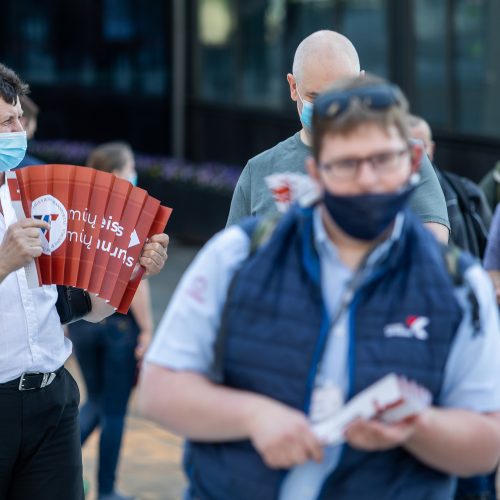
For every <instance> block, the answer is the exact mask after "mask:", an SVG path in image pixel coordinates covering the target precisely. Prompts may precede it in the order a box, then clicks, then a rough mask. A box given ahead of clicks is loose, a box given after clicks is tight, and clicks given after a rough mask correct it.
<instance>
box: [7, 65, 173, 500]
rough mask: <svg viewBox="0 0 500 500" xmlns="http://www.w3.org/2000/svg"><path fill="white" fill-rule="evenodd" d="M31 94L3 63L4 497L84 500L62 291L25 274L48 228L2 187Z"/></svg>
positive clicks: (153, 254) (95, 301)
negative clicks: (24, 99) (35, 284)
mask: <svg viewBox="0 0 500 500" xmlns="http://www.w3.org/2000/svg"><path fill="white" fill-rule="evenodd" d="M27 91H28V86H27V85H26V84H24V83H23V82H22V81H21V80H20V79H19V77H18V76H17V75H16V74H15V73H14V72H13V71H11V70H10V69H9V68H7V67H5V66H4V65H1V64H0V186H1V187H0V201H1V205H0V408H1V409H2V410H1V412H0V498H2V499H8V500H14V499H15V500H33V499H36V500H80V499H82V498H83V486H82V458H81V447H80V431H79V426H78V419H77V417H78V404H79V399H80V395H79V391H78V387H77V385H76V382H75V381H74V379H73V378H72V377H71V375H70V374H69V372H67V371H66V370H65V369H64V362H65V361H66V360H67V358H68V356H69V355H70V354H71V342H70V341H69V340H68V339H67V338H66V337H65V336H64V333H63V329H62V326H61V320H60V317H59V315H58V312H57V310H56V307H55V304H56V300H57V297H58V294H57V289H56V287H55V286H42V287H40V288H36V289H29V288H28V285H27V282H26V275H25V273H24V269H23V266H24V265H26V264H27V263H28V262H30V261H31V259H33V258H34V257H38V256H39V255H40V254H41V253H42V246H41V241H40V229H42V228H47V229H48V228H49V226H48V225H47V224H46V223H45V222H43V221H38V220H34V219H26V220H24V221H21V222H15V216H14V212H13V208H12V205H11V204H10V202H9V200H8V197H7V196H6V195H7V192H6V186H5V184H4V179H5V173H4V172H6V171H7V170H10V169H12V168H15V167H16V166H17V165H18V164H19V162H20V161H21V160H22V158H23V156H24V153H25V151H26V134H25V132H24V130H23V127H22V125H21V123H20V118H21V115H22V109H21V105H20V103H19V97H20V96H22V95H24V94H26V92H27ZM167 245H168V237H167V236H166V235H165V234H161V235H155V236H153V237H152V238H151V240H150V242H149V243H148V244H147V245H146V246H145V247H144V249H143V252H142V255H141V259H140V263H141V264H142V265H143V266H144V267H145V268H146V270H147V274H156V273H158V272H159V271H160V269H161V268H162V267H163V264H164V262H165V260H166V257H167V250H166V249H167ZM85 293H86V292H85ZM82 296H83V292H82ZM86 298H88V299H89V301H90V304H91V307H89V308H88V309H87V311H88V310H89V309H90V312H88V314H87V315H86V316H85V317H84V319H85V320H87V321H92V322H97V321H100V320H102V319H104V318H105V317H106V316H109V315H110V314H111V313H113V312H114V310H113V308H112V307H110V306H109V305H107V304H106V303H105V302H104V301H102V300H100V299H99V298H97V297H96V296H93V295H92V294H89V295H87V296H86ZM87 303H88V301H87Z"/></svg>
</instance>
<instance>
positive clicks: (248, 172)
mask: <svg viewBox="0 0 500 500" xmlns="http://www.w3.org/2000/svg"><path fill="white" fill-rule="evenodd" d="M292 71H293V72H292V73H289V74H288V75H287V80H288V84H289V86H290V97H291V99H292V101H294V102H296V103H297V112H298V114H299V118H300V121H301V124H302V129H301V130H300V131H299V132H297V133H296V134H294V135H293V136H292V137H289V138H288V139H286V140H285V141H283V142H280V143H279V144H277V145H276V146H274V147H273V148H271V149H269V150H267V151H264V152H263V153H261V154H259V155H257V156H255V157H254V158H252V159H250V160H249V162H248V163H247V165H246V166H245V168H244V169H243V172H242V173H241V176H240V178H239V180H238V183H237V185H236V188H235V190H234V193H233V198H232V200H231V208H230V210H229V216H228V220H227V225H231V224H234V223H236V222H238V221H240V220H241V219H243V218H244V217H246V216H249V215H267V214H271V213H275V212H276V206H275V202H274V200H273V198H272V195H271V192H270V190H269V189H268V187H267V186H266V183H265V178H266V177H267V176H269V175H271V174H275V173H280V172H293V173H298V174H303V175H306V172H305V162H306V158H307V157H308V156H310V154H311V116H312V105H313V101H314V99H315V97H316V96H317V95H318V94H319V93H320V92H322V91H323V90H325V89H326V88H328V87H329V86H330V85H332V84H333V83H335V82H336V81H337V80H339V79H340V78H343V77H350V76H357V75H359V74H360V64H359V58H358V54H357V52H356V49H355V48H354V46H353V44H352V43H351V42H350V41H349V40H348V39H347V38H346V37H345V36H343V35H341V34H339V33H336V32H335V31H328V30H322V31H317V32H315V33H313V34H311V35H309V36H308V37H307V38H305V39H304V40H303V41H302V42H301V43H300V45H299V46H298V48H297V51H296V52H295V57H294V60H293V70H292ZM420 177H421V179H420V184H419V185H418V186H417V188H416V189H415V192H414V193H413V195H412V197H411V198H410V207H411V208H412V209H413V211H414V212H415V213H416V214H417V215H418V216H419V217H420V219H421V220H422V221H423V222H424V223H425V224H426V227H428V228H429V229H430V230H431V231H433V232H434V234H435V235H436V237H437V238H438V239H439V240H441V241H442V242H443V243H447V242H448V236H449V230H450V226H449V222H448V214H447V211H446V203H445V199H444V195H443V191H442V190H441V187H440V185H439V182H438V180H437V178H436V174H435V172H434V170H433V168H432V165H431V164H430V162H429V160H428V158H427V157H426V156H425V155H424V156H423V157H422V164H421V166H420Z"/></svg>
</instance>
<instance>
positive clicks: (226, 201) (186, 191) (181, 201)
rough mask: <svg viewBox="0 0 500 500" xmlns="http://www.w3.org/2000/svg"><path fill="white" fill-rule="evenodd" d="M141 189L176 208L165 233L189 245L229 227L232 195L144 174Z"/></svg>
mask: <svg viewBox="0 0 500 500" xmlns="http://www.w3.org/2000/svg"><path fill="white" fill-rule="evenodd" d="M139 186H140V187H142V188H143V189H146V190H147V191H148V193H149V194H150V195H151V196H154V197H155V198H158V199H159V200H160V201H161V202H162V204H163V205H167V206H169V207H171V208H173V212H172V216H171V218H170V221H169V222H168V225H167V229H166V232H167V233H168V234H169V235H172V236H176V237H178V238H180V239H181V240H183V241H184V242H186V243H197V244H199V243H204V242H206V241H207V240H208V239H210V238H211V237H212V236H213V235H214V234H215V233H216V232H217V231H220V230H221V229H224V227H225V226H226V221H227V216H228V213H229V207H230V205H231V197H232V193H228V192H225V191H216V190H210V189H204V188H200V187H198V186H196V185H191V184H188V183H182V182H178V183H177V182H175V183H174V182H168V181H166V180H164V179H161V178H154V177H151V176H148V175H141V174H139Z"/></svg>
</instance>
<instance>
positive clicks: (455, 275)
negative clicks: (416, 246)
mask: <svg viewBox="0 0 500 500" xmlns="http://www.w3.org/2000/svg"><path fill="white" fill-rule="evenodd" d="M441 251H442V253H443V258H444V261H445V263H446V269H447V270H448V273H449V274H450V276H451V279H452V280H453V284H454V285H455V286H457V287H458V286H467V299H468V300H469V303H470V306H471V321H472V326H473V330H474V333H473V335H477V334H478V333H479V332H480V331H481V318H480V314H479V302H478V300H477V297H476V294H475V293H474V291H473V290H472V288H471V287H470V286H468V284H467V282H466V281H465V277H464V275H465V271H466V270H467V268H468V267H469V262H468V259H467V258H466V255H467V254H464V252H463V251H462V250H460V249H459V248H458V247H456V246H454V245H441Z"/></svg>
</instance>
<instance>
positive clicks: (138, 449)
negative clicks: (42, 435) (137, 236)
mask: <svg viewBox="0 0 500 500" xmlns="http://www.w3.org/2000/svg"><path fill="white" fill-rule="evenodd" d="M197 251H198V247H193V246H186V245H183V244H182V243H180V242H178V241H172V242H171V244H170V247H169V260H168V262H167V265H166V266H165V269H164V270H163V271H162V272H161V273H160V275H158V276H156V277H154V278H151V280H150V283H151V292H152V302H153V314H154V319H155V324H158V321H159V320H160V318H161V316H162V314H163V311H164V310H165V306H166V304H167V303H168V301H169V300H170V297H171V295H172V292H173V290H174V288H175V285H176V284H177V282H178V281H179V278H180V276H181V275H182V273H183V271H184V269H185V268H186V267H187V265H188V264H189V263H190V262H191V260H192V259H193V257H194V256H195V255H196V252H197ZM67 366H68V369H69V370H70V371H71V372H72V373H73V374H74V375H75V377H76V379H77V381H78V383H79V386H80V389H81V392H82V401H83V400H84V398H85V387H84V384H83V383H82V378H81V375H80V374H79V369H78V366H77V364H76V361H75V360H74V359H72V358H71V359H70V360H69V361H68V364H67ZM98 438H99V436H98V433H97V432H95V433H94V434H93V435H92V436H90V438H89V440H88V441H87V442H86V443H85V446H84V449H83V461H84V474H85V477H86V478H87V479H88V480H89V481H90V483H91V490H90V492H89V494H88V495H87V499H88V500H95V498H96V497H95V493H96V492H95V479H94V477H95V467H96V463H97V460H96V458H97V446H98ZM181 447H182V441H181V440H180V439H179V438H177V437H176V436H173V435H172V434H169V433H168V432H166V431H164V430H163V429H161V428H159V427H158V426H156V425H155V424H153V423H151V422H149V421H147V420H145V419H143V418H141V416H140V415H139V414H138V412H137V409H136V404H135V397H134V396H132V400H131V403H130V406H129V414H128V417H127V430H126V434H125V437H124V444H123V447H122V454H121V462H120V466H119V472H118V475H119V480H118V489H120V490H121V491H123V492H125V493H127V494H133V495H136V496H137V498H139V499H141V500H175V499H179V498H181V497H182V490H183V488H184V484H185V481H184V476H183V474H182V471H181V468H180V460H181Z"/></svg>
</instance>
